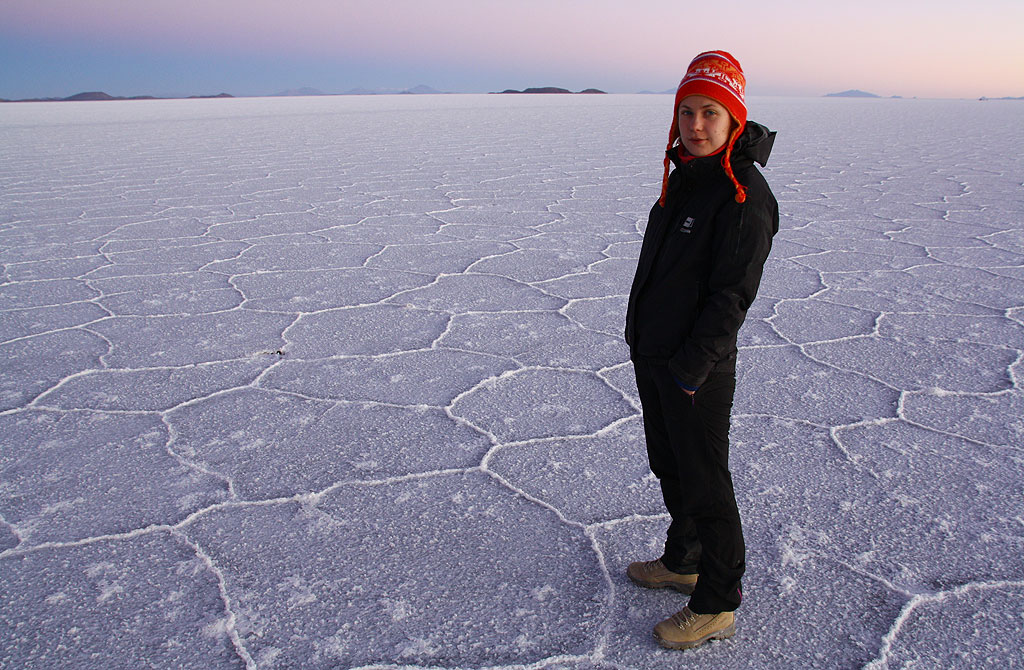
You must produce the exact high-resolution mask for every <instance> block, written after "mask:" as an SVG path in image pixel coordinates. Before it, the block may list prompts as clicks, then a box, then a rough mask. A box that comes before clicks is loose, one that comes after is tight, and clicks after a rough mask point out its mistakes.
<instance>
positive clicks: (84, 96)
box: [0, 91, 235, 102]
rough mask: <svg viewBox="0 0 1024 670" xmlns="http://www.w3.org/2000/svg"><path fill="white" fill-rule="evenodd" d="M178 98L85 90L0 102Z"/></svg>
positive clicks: (214, 96) (227, 94) (192, 96)
mask: <svg viewBox="0 0 1024 670" xmlns="http://www.w3.org/2000/svg"><path fill="white" fill-rule="evenodd" d="M188 97H189V98H190V99H193V98H233V97H235V96H233V95H231V94H230V93H218V94H217V95H190V96H188ZM177 99H178V98H158V97H156V96H152V95H133V96H131V97H123V96H118V95H110V94H109V93H104V92H103V91H85V92H84V93H75V94H74V95H69V96H68V97H66V98H25V99H23V100H2V99H0V102H92V101H100V100H177Z"/></svg>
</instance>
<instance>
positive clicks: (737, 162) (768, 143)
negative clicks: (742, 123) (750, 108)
mask: <svg viewBox="0 0 1024 670" xmlns="http://www.w3.org/2000/svg"><path fill="white" fill-rule="evenodd" d="M774 144H775V131H774V130H768V129H767V128H765V127H764V126H762V125H761V124H760V123H756V122H754V121H747V125H746V127H745V128H743V132H742V133H740V136H739V137H738V138H736V144H735V145H734V146H733V148H732V166H733V169H737V168H742V167H746V166H748V165H752V164H753V163H758V164H760V165H761V166H762V167H764V166H765V165H767V164H768V156H769V155H770V154H771V152H772V145H774ZM676 149H677V147H672V148H671V149H669V151H668V157H669V160H671V161H672V163H674V164H675V166H676V167H677V168H679V167H682V161H680V160H679V154H678V152H677V150H676ZM721 160H722V159H721V153H717V154H714V155H711V156H705V157H703V158H697V159H696V160H694V161H692V162H691V165H693V166H694V167H696V165H694V164H700V163H708V164H716V165H717V164H718V163H719V162H720V161H721Z"/></svg>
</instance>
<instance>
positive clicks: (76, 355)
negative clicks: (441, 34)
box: [0, 96, 1024, 670]
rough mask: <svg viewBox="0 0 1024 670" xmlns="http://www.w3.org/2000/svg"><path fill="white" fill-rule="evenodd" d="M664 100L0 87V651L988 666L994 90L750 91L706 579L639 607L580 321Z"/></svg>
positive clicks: (598, 361) (651, 597)
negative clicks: (714, 587) (757, 226)
mask: <svg viewBox="0 0 1024 670" xmlns="http://www.w3.org/2000/svg"><path fill="white" fill-rule="evenodd" d="M669 104H670V102H669V98H668V97H667V96H598V97H593V96H587V97H585V98H580V97H575V98H574V97H559V96H555V97H549V98H537V97H533V96H528V97H523V98H515V99H510V98H508V97H507V96H434V97H416V96H406V97H378V98H351V97H350V98H344V99H343V98H336V97H334V98H331V97H328V98H323V99H320V98H301V99H287V98H283V99H237V100H205V101H151V102H147V103H144V104H143V103H137V102H134V103H127V102H126V103H118V102H112V103H105V104H104V105H88V104H84V103H82V104H75V103H65V104H62V105H47V104H30V103H28V104H25V105H9V106H4V107H3V108H0V145H2V146H4V151H5V160H4V161H3V163H2V164H0V264H2V274H0V282H2V283H0V351H2V355H3V357H4V360H5V361H6V363H5V365H4V366H2V369H0V435H2V437H0V630H3V631H4V635H3V636H2V639H3V640H4V641H3V643H2V644H0V667H19V668H50V667H67V668H88V667H98V666H102V667H105V668H122V667H123V668H135V667H142V666H147V667H148V666H150V665H152V666H155V667H203V668H241V667H245V668H268V669H269V668H286V667H302V668H338V667H344V668H357V667H363V668H371V667H372V668H383V669H387V668H391V669H394V670H398V668H428V667H430V668H438V667H458V668H464V669H469V668H481V669H482V668H490V669H495V670H502V669H506V668H507V669H508V670H511V669H512V668H537V669H539V668H565V669H567V670H568V669H574V670H584V669H596V668H601V669H603V670H619V669H621V670H625V669H627V668H649V667H658V666H662V665H665V664H681V663H682V664H685V665H687V666H688V667H690V666H692V667H697V668H718V667H739V668H764V667H783V668H790V667H791V668H837V667H840V668H854V667H869V668H872V669H873V670H883V669H885V668H903V667H911V666H917V665H935V664H938V665H939V666H941V667H945V668H975V667H992V668H1013V667H1021V661H1020V649H1021V647H1022V644H1024V642H1022V641H1024V618H1022V613H1024V558H1022V556H1024V551H1022V549H1024V514H1022V512H1021V501H1022V500H1024V459H1022V458H1021V449H1022V447H1024V420H1022V419H1021V418H1020V417H1022V416H1024V395H1022V389H1021V378H1022V369H1024V368H1022V365H1024V364H1022V360H1024V227H1022V225H1021V221H1022V219H1024V217H1022V214H1024V208H1022V205H1021V203H1022V202H1024V197H1022V195H1024V194H1022V192H1021V190H1022V186H1021V183H1020V178H1019V176H1020V174H1022V173H1024V169H1022V167H1024V166H1022V165H1021V158H1020V156H1021V155H1022V154H1021V149H1022V147H1020V146H1019V144H1020V141H1019V140H1017V139H1015V138H1017V137H1018V136H1019V132H1018V130H1017V129H1018V126H1019V109H1018V106H1017V105H1016V104H1015V103H1012V102H1009V103H1004V102H1000V101H988V102H985V103H978V102H967V101H965V102H939V101H917V100H914V101H911V100H874V101H857V100H849V101H840V100H831V99H830V100H794V99H788V100H786V99H756V98H754V99H752V100H751V116H752V118H755V119H757V120H759V121H762V122H764V123H766V124H767V125H769V126H770V127H772V128H776V129H778V130H779V136H778V140H777V142H776V146H775V151H774V155H773V156H772V159H771V163H770V168H769V169H768V170H767V171H766V176H767V178H768V179H769V181H770V182H771V183H772V185H773V188H774V190H775V192H776V194H777V195H778V197H779V201H780V204H781V212H782V226H781V228H782V229H781V231H780V232H779V234H778V236H777V237H776V240H775V245H774V249H773V251H772V256H771V258H770V260H769V262H768V265H767V267H766V274H765V277H764V281H763V284H762V288H761V292H760V296H759V298H758V300H757V301H756V302H755V304H754V305H753V306H752V307H751V310H750V313H749V316H748V321H747V323H746V324H745V326H744V328H743V330H742V331H741V333H740V345H741V353H740V360H739V373H740V379H741V381H740V385H739V390H738V393H737V397H736V406H735V414H734V421H733V435H732V437H733V444H734V447H733V452H732V454H731V466H732V469H733V473H734V479H735V482H736V487H737V495H738V502H739V505H740V508H741V512H742V514H743V520H744V528H745V533H746V538H747V546H748V573H747V576H746V578H745V580H744V595H745V602H744V604H743V607H742V609H741V610H740V613H739V616H738V632H737V635H736V637H735V638H734V639H732V640H730V641H726V642H718V643H714V644H710V645H707V646H705V647H703V648H701V649H699V650H694V651H689V652H683V653H679V652H669V651H665V650H662V649H660V648H659V647H658V646H657V645H656V644H655V643H654V641H653V640H652V639H651V636H650V630H651V627H652V626H653V625H654V624H655V623H656V622H657V621H658V620H660V619H661V618H663V617H665V616H667V615H668V614H670V613H672V612H674V611H675V610H677V609H680V608H681V607H682V606H683V605H684V604H685V598H684V597H682V596H680V595H679V594H677V593H675V592H662V591H649V590H645V589H638V588H636V587H635V586H633V585H632V584H631V583H630V582H629V581H628V579H626V578H625V575H624V569H625V566H626V565H627V564H628V563H629V562H630V561H632V560H637V559H648V558H654V557H656V556H657V555H658V552H659V551H660V546H661V538H662V537H663V534H664V530H665V526H666V524H667V518H666V516H665V514H664V513H663V511H662V510H663V507H662V503H661V499H660V492H659V490H658V485H657V481H656V480H655V479H654V478H653V477H652V475H651V474H650V472H649V470H648V469H647V467H646V455H645V447H644V442H643V433H642V422H641V419H640V416H639V401H638V399H637V397H636V388H635V385H634V383H633V377H632V365H631V363H629V361H628V350H627V348H626V347H625V345H624V343H623V342H622V339H621V334H622V326H623V316H624V312H625V296H626V294H627V292H628V290H629V284H630V281H631V279H632V272H633V269H634V267H635V259H636V256H637V254H638V253H639V246H640V240H641V237H642V231H643V227H644V225H645V223H646V218H647V212H648V210H649V208H650V205H651V203H653V201H654V199H655V198H656V196H657V193H658V189H659V186H660V165H661V153H660V152H661V151H662V149H663V147H662V146H660V145H659V142H660V141H662V138H663V137H664V131H665V127H666V125H667V121H668V120H669V119H667V117H666V109H668V106H669ZM982 118H983V119H984V122H981V121H980V119H982ZM850 119H856V122H855V123H851V122H850ZM879 128H884V129H885V133H884V135H885V140H884V142H880V141H879V135H878V129H879ZM1007 143H1010V144H1013V143H1016V144H1017V145H1018V146H1007ZM111 147H116V150H111ZM933 659H934V660H933Z"/></svg>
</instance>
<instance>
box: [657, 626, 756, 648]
mask: <svg viewBox="0 0 1024 670" xmlns="http://www.w3.org/2000/svg"><path fill="white" fill-rule="evenodd" d="M735 634H736V622H735V621H734V622H733V623H731V624H729V625H728V626H726V627H725V628H723V629H722V630H719V631H715V632H714V633H711V634H710V635H705V636H704V637H702V638H700V639H698V640H693V641H691V642H672V641H671V640H666V639H665V638H663V637H661V636H660V635H658V633H657V632H655V633H654V639H655V640H657V641H658V644H660V645H661V646H662V647H665V648H666V649H693V648H694V647H699V646H700V645H702V644H704V643H705V642H708V641H710V640H725V639H727V638H730V637H732V636H733V635H735Z"/></svg>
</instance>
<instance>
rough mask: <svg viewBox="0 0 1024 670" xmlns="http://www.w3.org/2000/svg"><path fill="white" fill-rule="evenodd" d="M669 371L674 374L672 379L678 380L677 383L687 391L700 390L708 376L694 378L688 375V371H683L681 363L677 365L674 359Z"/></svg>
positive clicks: (670, 363)
mask: <svg viewBox="0 0 1024 670" xmlns="http://www.w3.org/2000/svg"><path fill="white" fill-rule="evenodd" d="M668 369H669V371H670V372H671V373H672V377H673V378H674V379H675V380H676V383H677V384H679V386H681V387H682V388H684V389H686V390H687V391H696V390H697V389H698V388H700V385H701V384H703V383H704V380H705V379H707V375H704V376H703V377H694V376H693V375H691V374H689V373H687V372H686V370H683V369H682V368H681V367H680V366H679V363H677V362H676V360H675V359H674V358H673V359H670V360H669V362H668Z"/></svg>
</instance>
